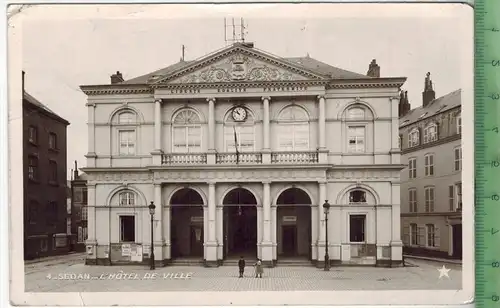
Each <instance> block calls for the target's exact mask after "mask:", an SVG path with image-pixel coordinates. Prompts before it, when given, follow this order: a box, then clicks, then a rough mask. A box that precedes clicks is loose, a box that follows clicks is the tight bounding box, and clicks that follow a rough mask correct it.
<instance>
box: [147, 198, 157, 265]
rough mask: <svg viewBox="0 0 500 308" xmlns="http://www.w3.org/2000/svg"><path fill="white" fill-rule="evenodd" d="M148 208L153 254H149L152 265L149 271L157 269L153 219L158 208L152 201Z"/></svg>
mask: <svg viewBox="0 0 500 308" xmlns="http://www.w3.org/2000/svg"><path fill="white" fill-rule="evenodd" d="M148 208H149V214H150V215H151V253H150V254H149V263H150V267H149V269H151V270H154V269H155V246H154V242H153V235H154V234H153V233H154V229H153V218H154V215H155V208H156V206H155V204H154V202H153V201H151V203H150V204H149V206H148Z"/></svg>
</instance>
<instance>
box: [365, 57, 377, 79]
mask: <svg viewBox="0 0 500 308" xmlns="http://www.w3.org/2000/svg"><path fill="white" fill-rule="evenodd" d="M366 75H367V76H368V77H375V78H380V66H379V65H378V64H377V60H375V59H373V60H372V62H371V63H370V66H369V67H368V73H366Z"/></svg>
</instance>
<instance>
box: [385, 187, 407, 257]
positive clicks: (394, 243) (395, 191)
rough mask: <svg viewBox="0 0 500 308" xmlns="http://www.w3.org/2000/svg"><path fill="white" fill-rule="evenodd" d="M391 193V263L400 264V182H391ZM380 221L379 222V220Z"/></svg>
mask: <svg viewBox="0 0 500 308" xmlns="http://www.w3.org/2000/svg"><path fill="white" fill-rule="evenodd" d="M391 184H392V185H391V191H392V192H391V195H392V198H391V199H392V200H391V204H392V219H391V220H392V222H391V224H392V236H391V239H392V240H391V263H392V264H399V265H400V264H401V263H402V260H403V242H402V241H401V206H400V202H401V200H400V189H401V188H400V186H401V185H400V183H399V182H392V183H391ZM379 223H380V222H379Z"/></svg>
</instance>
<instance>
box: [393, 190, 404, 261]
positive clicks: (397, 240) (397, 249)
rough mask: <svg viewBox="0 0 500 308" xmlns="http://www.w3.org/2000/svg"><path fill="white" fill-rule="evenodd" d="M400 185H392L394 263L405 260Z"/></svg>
mask: <svg viewBox="0 0 500 308" xmlns="http://www.w3.org/2000/svg"><path fill="white" fill-rule="evenodd" d="M400 186H401V185H400V184H399V183H395V182H393V183H392V186H391V191H392V192H391V196H392V198H391V199H392V200H391V201H392V208H391V210H392V224H391V225H392V233H391V235H392V236H391V260H392V263H394V262H396V263H397V262H399V261H402V260H403V242H402V241H401V206H400Z"/></svg>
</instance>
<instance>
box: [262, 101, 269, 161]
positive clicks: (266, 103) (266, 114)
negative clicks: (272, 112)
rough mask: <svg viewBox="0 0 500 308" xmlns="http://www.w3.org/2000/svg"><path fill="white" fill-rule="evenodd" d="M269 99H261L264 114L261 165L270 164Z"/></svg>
mask: <svg viewBox="0 0 500 308" xmlns="http://www.w3.org/2000/svg"><path fill="white" fill-rule="evenodd" d="M270 100H271V98H270V97H269V96H264V97H262V102H263V105H264V114H263V118H264V121H263V130H262V132H263V140H264V142H263V149H262V163H263V164H270V163H271V147H270V145H269V144H270V143H269V139H270V134H271V133H270V124H269V123H270V121H269V101H270Z"/></svg>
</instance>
